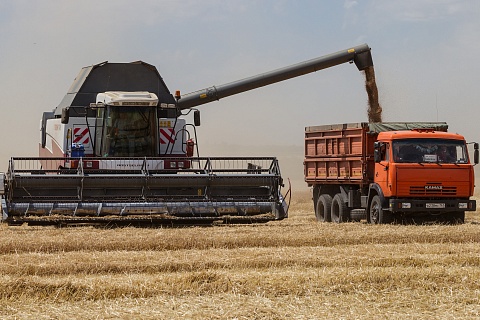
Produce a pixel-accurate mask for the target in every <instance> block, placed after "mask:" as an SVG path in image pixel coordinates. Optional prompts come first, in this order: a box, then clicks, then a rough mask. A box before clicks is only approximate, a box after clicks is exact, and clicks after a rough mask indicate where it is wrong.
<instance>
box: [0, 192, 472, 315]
mask: <svg viewBox="0 0 480 320" xmlns="http://www.w3.org/2000/svg"><path fill="white" fill-rule="evenodd" d="M294 196H295V197H294V199H295V202H294V203H293V204H292V210H291V212H290V218H288V219H287V220H284V221H281V222H271V223H268V224H264V225H247V226H221V227H203V228H200V227H191V228H181V229H138V228H124V229H111V230H99V229H94V228H89V227H85V228H66V229H55V228H50V227H47V228H46V227H35V228H34V227H7V226H5V225H0V254H1V257H2V259H1V262H0V277H1V281H0V294H1V296H0V299H1V301H0V317H1V318H2V319H17V318H20V319H95V318H96V319H132V318H138V319H386V318H387V319H405V318H407V319H432V318H437V319H438V318H443V319H469V318H470V319H478V318H479V317H480V245H479V242H480V217H479V216H478V215H477V214H467V221H466V223H465V224H464V225H460V226H443V225H430V226H414V225H407V226H405V225H390V226H371V225H367V224H365V223H348V224H341V225H335V224H318V223H316V222H315V221H314V214H313V208H312V205H311V200H310V199H309V195H308V194H307V193H305V194H296V195H294Z"/></svg>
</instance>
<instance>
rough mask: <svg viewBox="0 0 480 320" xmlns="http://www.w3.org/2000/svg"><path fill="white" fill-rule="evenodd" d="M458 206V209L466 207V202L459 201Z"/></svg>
mask: <svg viewBox="0 0 480 320" xmlns="http://www.w3.org/2000/svg"><path fill="white" fill-rule="evenodd" d="M458 208H459V209H468V203H465V202H460V203H459V204H458Z"/></svg>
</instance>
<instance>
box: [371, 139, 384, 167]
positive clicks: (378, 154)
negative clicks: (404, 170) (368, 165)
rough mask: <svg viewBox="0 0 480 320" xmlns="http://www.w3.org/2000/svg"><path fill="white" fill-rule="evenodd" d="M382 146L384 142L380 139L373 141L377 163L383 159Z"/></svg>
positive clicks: (374, 156)
mask: <svg viewBox="0 0 480 320" xmlns="http://www.w3.org/2000/svg"><path fill="white" fill-rule="evenodd" d="M381 146H382V144H381V143H380V142H378V141H376V142H374V143H373V148H374V150H373V161H375V162H376V163H377V162H380V161H382V154H381V152H380V148H381Z"/></svg>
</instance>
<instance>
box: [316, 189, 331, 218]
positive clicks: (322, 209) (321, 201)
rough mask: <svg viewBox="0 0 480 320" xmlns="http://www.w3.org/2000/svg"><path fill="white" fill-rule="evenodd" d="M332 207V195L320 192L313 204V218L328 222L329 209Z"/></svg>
mask: <svg viewBox="0 0 480 320" xmlns="http://www.w3.org/2000/svg"><path fill="white" fill-rule="evenodd" d="M331 208H332V196H331V195H329V194H322V195H320V197H318V199H317V205H316V206H315V218H316V219H317V221H318V222H330V221H332V220H331V219H330V211H331Z"/></svg>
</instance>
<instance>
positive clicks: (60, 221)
mask: <svg viewBox="0 0 480 320" xmlns="http://www.w3.org/2000/svg"><path fill="white" fill-rule="evenodd" d="M346 62H355V65H356V66H357V67H358V69H359V70H365V69H366V68H368V67H370V66H372V65H373V62H372V58H371V54H370V48H369V47H368V46H367V45H366V44H364V45H360V46H357V47H353V48H350V49H347V50H342V51H339V52H337V53H334V54H330V55H326V56H323V57H320V58H316V59H312V60H308V61H305V62H301V63H298V64H296V65H292V66H289V67H285V68H281V69H277V70H274V71H270V72H267V73H263V74H260V75H257V76H254V77H250V78H246V79H243V80H239V81H235V82H231V83H228V84H225V85H221V86H214V87H209V88H206V89H203V90H200V91H197V92H194V93H190V94H187V95H183V96H182V95H180V92H179V91H177V92H176V94H175V96H173V95H172V94H171V93H170V91H169V90H168V88H167V86H166V84H165V82H164V81H163V79H162V77H161V76H160V74H159V73H158V71H157V69H156V68H155V67H154V66H152V65H149V64H147V63H144V62H141V61H137V62H133V63H107V62H104V63H100V64H97V65H93V66H89V67H85V68H83V69H82V70H81V71H80V73H79V74H78V76H77V77H76V78H75V80H74V82H73V84H72V86H71V87H70V89H69V90H68V92H67V94H66V95H65V97H64V98H63V100H62V101H61V103H60V104H59V105H58V106H57V107H56V108H55V109H54V110H53V111H52V112H44V114H43V117H42V119H41V121H40V133H41V137H40V140H41V142H40V145H39V154H40V157H38V158H12V159H11V160H10V162H9V168H8V172H6V173H5V174H4V175H3V176H2V178H3V184H2V185H3V190H0V192H1V193H2V210H3V221H5V222H7V223H9V224H10V225H19V224H23V223H28V224H30V225H35V224H37V225H69V224H84V223H85V224H90V223H99V224H114V225H162V224H163V225H165V224H211V223H216V222H218V223H238V222H240V223H251V222H266V221H270V220H282V219H284V218H286V217H287V215H288V204H287V202H286V201H285V197H286V196H287V195H289V194H290V189H289V190H288V191H287V194H286V196H285V197H284V196H283V195H282V192H281V189H282V187H283V186H284V185H283V179H282V177H281V174H280V168H279V164H278V161H277V159H276V158H274V157H235V158H226V157H222V158H211V157H199V156H198V155H199V153H198V145H197V144H196V134H195V132H196V131H195V125H199V124H200V118H199V111H198V110H196V109H193V108H194V107H196V106H199V105H202V104H205V103H209V102H212V101H216V100H219V99H221V98H224V97H227V96H230V95H234V94H238V93H241V92H245V91H248V90H252V89H255V88H259V87H262V86H266V85H269V84H273V83H276V82H280V81H283V80H287V79H290V78H294V77H298V76H302V75H304V74H307V73H311V72H315V71H318V70H321V69H325V68H328V67H331V66H335V65H338V64H342V63H346ZM185 110H186V111H185ZM191 110H194V120H195V125H190V124H187V123H186V121H185V120H184V119H183V118H182V117H181V116H182V115H183V114H182V112H183V113H184V114H188V113H189V112H190V111H191ZM187 129H190V130H187ZM190 131H192V132H193V135H191V133H190ZM195 153H196V155H195Z"/></svg>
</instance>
